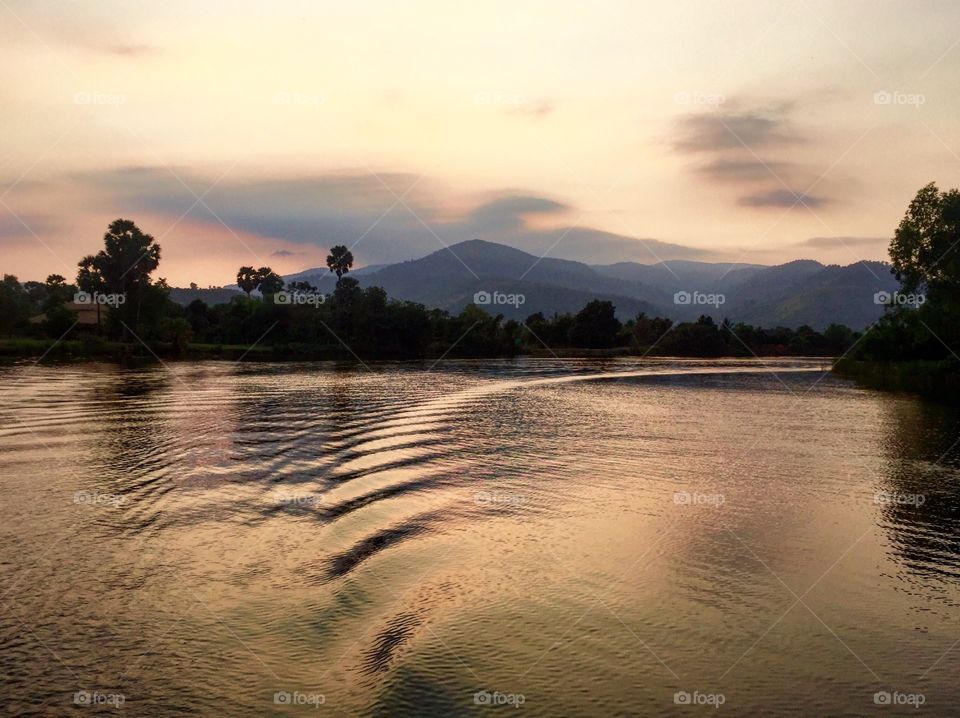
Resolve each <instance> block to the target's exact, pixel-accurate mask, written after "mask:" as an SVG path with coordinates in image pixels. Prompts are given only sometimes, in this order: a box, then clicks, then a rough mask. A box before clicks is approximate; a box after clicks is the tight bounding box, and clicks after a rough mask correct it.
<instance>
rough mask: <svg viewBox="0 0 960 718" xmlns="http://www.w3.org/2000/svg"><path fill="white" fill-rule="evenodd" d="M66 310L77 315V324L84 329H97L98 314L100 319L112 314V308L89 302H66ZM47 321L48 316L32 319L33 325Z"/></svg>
mask: <svg viewBox="0 0 960 718" xmlns="http://www.w3.org/2000/svg"><path fill="white" fill-rule="evenodd" d="M63 306H64V308H66V309H69V310H70V311H71V312H74V313H75V314H76V315H77V324H79V325H80V326H84V327H95V326H97V323H98V322H97V312H100V319H101V321H102V320H103V319H106V317H107V314H108V313H109V312H110V307H108V306H105V305H102V304H93V303H89V302H64V303H63ZM45 321H47V314H46V312H44V313H43V314H38V315H37V316H35V317H30V323H31V324H43V323H44V322H45Z"/></svg>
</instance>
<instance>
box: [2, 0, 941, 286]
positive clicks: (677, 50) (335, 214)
mask: <svg viewBox="0 0 960 718" xmlns="http://www.w3.org/2000/svg"><path fill="white" fill-rule="evenodd" d="M0 76H2V80H0V117H2V138H3V139H2V143H0V247H2V259H3V261H2V266H0V271H3V272H5V273H13V274H16V275H18V276H19V278H20V279H21V280H26V279H43V278H44V277H45V276H46V275H47V274H49V273H51V272H58V273H60V274H64V275H65V276H67V277H68V278H70V279H72V278H73V277H74V276H75V274H76V262H77V260H78V259H79V258H80V257H81V256H82V255H84V254H88V253H92V252H95V251H96V250H97V249H99V248H100V246H101V243H102V241H101V237H102V234H103V231H104V229H105V227H106V225H107V223H108V222H109V221H110V220H112V219H115V218H117V217H127V218H130V219H134V220H135V221H136V222H137V223H138V224H139V225H140V226H141V228H143V229H144V231H147V232H150V233H151V234H153V235H154V236H155V237H156V238H157V239H158V241H159V243H160V244H161V246H162V248H163V259H162V263H161V268H160V272H159V274H160V275H161V276H165V277H166V278H167V279H168V280H169V281H170V282H171V284H176V285H185V284H187V283H188V282H191V281H194V282H197V283H199V284H201V285H207V284H216V285H221V284H227V283H231V282H232V281H233V280H234V275H235V273H236V268H237V267H238V266H240V265H241V264H253V265H257V266H260V265H264V264H268V265H270V266H272V267H273V268H274V269H276V270H278V271H280V272H282V273H290V272H294V271H299V270H301V269H305V268H307V267H312V266H318V265H322V264H323V258H324V257H325V255H326V250H327V248H328V247H329V246H331V245H332V244H347V245H348V246H352V247H353V252H354V254H355V256H356V258H357V262H358V264H371V263H383V262H394V261H400V260H404V259H410V258H414V257H418V256H422V255H424V254H426V253H429V252H432V251H435V250H437V249H442V248H443V247H444V246H445V245H451V244H454V243H456V242H460V241H463V240H466V239H471V238H474V237H480V238H483V239H489V240H492V241H499V242H503V243H505V244H510V245H513V246H516V247H519V248H520V249H525V250H527V251H530V252H531V253H534V254H537V255H540V254H543V253H548V254H549V256H554V257H560V258H568V259H577V260H581V261H588V262H591V263H612V262H616V261H624V260H633V261H640V262H645V263H649V262H656V261H659V260H666V259H674V258H687V259H702V260H706V261H729V260H738V261H745V262H756V263H763V264H771V263H778V262H782V261H788V260H791V259H796V258H813V259H819V260H821V261H825V262H833V263H840V264H850V263H852V262H855V261H858V260H859V259H864V258H866V259H883V258H885V255H886V252H885V250H886V244H887V242H888V240H889V237H890V235H891V234H892V231H893V229H894V228H895V227H896V224H897V222H898V221H899V219H900V217H901V216H902V214H903V211H904V209H905V207H906V204H907V203H908V202H909V200H910V199H911V197H912V196H913V195H914V193H915V192H916V190H917V189H919V188H920V187H921V186H922V185H924V184H926V183H927V182H930V181H936V182H938V184H940V185H941V187H953V186H957V185H960V122H958V117H960V113H958V110H960V92H958V88H957V79H958V77H960V3H957V2H954V1H944V2H936V1H926V0H925V1H924V2H922V3H917V2H886V1H884V2H880V1H878V0H871V1H869V2H867V1H865V2H836V1H835V0H834V1H830V2H815V1H814V0H809V1H806V0H801V1H797V2H793V1H786V2H769V1H764V2H729V3H718V2H682V1H681V2H675V3H650V2H636V1H634V2H602V1H601V2H589V3H588V2H560V1H557V0H551V1H549V2H524V1H522V0H510V1H509V2H484V3H467V2H450V1H448V0H447V1H438V2H426V1H417V2H409V3H399V2H385V1H383V2H362V1H361V2H358V1H354V2H349V3H344V2H336V3H333V2H331V3H326V2H282V1H273V2H234V1H232V2H226V1H224V2H219V1H210V0H204V1H203V2H197V1H196V0H194V1H192V2H180V1H178V0H168V1H166V2H163V3H131V2H97V1H96V0H85V1H83V2H27V1H20V0H0Z"/></svg>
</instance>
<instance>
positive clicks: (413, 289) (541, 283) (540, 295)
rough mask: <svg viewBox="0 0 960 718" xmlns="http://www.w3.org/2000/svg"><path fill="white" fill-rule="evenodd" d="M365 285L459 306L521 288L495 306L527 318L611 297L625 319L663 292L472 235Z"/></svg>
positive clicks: (655, 310) (656, 309)
mask: <svg viewBox="0 0 960 718" xmlns="http://www.w3.org/2000/svg"><path fill="white" fill-rule="evenodd" d="M358 280H359V281H360V283H361V285H363V286H379V287H383V289H384V290H385V291H386V292H387V294H389V295H390V296H391V297H396V298H398V299H407V300H410V301H414V302H419V303H421V304H425V305H427V306H430V307H437V308H440V309H447V310H449V311H460V310H461V309H463V307H465V306H466V305H467V304H469V303H471V302H473V301H474V295H475V294H476V293H477V292H487V293H490V294H493V293H494V292H501V293H503V294H522V295H524V297H525V301H524V303H523V304H522V305H519V306H513V305H510V304H495V305H494V304H491V305H489V306H488V307H487V308H488V309H489V311H491V312H495V313H499V314H503V315H504V316H506V317H509V318H516V319H523V318H526V317H527V316H529V315H530V314H533V313H534V312H544V313H545V314H547V315H550V314H553V313H554V312H568V311H569V312H575V311H579V310H580V309H581V308H583V305H584V304H586V303H587V302H588V301H590V300H591V299H608V300H610V301H612V302H614V304H616V306H617V313H618V314H619V315H620V317H621V319H627V318H630V317H633V316H636V314H637V313H638V312H646V313H648V314H661V315H662V314H663V313H664V312H665V311H666V309H665V307H662V306H658V305H657V304H655V303H654V302H653V301H651V299H652V298H654V297H657V298H659V294H660V293H659V292H656V291H653V290H650V289H648V288H647V287H644V286H642V285H639V284H637V283H634V282H627V281H623V280H620V279H616V278H612V277H605V276H603V275H602V274H600V273H599V272H597V271H596V270H595V269H593V268H592V267H590V266H588V265H586V264H583V263H582V262H573V261H570V260H566V259H555V258H552V257H544V258H542V259H541V258H538V257H536V256H534V255H532V254H527V253H526V252H523V251H521V250H519V249H514V248H513V247H507V246H505V245H502V244H496V243H494V242H486V241H483V240H479V239H473V240H469V241H466V242H460V243H459V244H455V245H453V246H451V247H450V248H449V249H440V250H437V251H436V252H434V253H433V254H429V255H427V256H426V257H421V258H420V259H415V260H411V261H408V262H401V263H400V264H392V265H390V266H388V267H384V268H383V269H380V270H379V271H377V272H374V273H372V274H369V275H365V276H359V277H358Z"/></svg>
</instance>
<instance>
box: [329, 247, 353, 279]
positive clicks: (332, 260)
mask: <svg viewBox="0 0 960 718" xmlns="http://www.w3.org/2000/svg"><path fill="white" fill-rule="evenodd" d="M327 267H328V268H329V269H330V271H331V272H333V273H335V274H336V275H337V284H339V283H340V278H341V277H343V275H344V274H346V273H347V272H349V271H350V270H351V268H353V254H352V253H351V252H350V250H349V249H347V248H346V247H344V246H343V245H342V244H338V245H337V246H336V247H333V248H331V249H330V254H328V255H327Z"/></svg>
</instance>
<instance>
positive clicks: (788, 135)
mask: <svg viewBox="0 0 960 718" xmlns="http://www.w3.org/2000/svg"><path fill="white" fill-rule="evenodd" d="M797 110H798V107H797V104H796V102H795V101H788V102H781V103H778V104H773V105H770V104H767V105H763V106H759V105H755V104H754V105H753V106H751V103H749V102H744V101H740V102H735V101H731V102H728V103H727V104H726V105H724V106H723V107H721V108H719V109H717V110H714V111H710V112H704V113H698V114H688V115H682V116H681V117H679V118H677V119H676V121H675V123H674V127H673V139H672V146H673V149H674V151H675V152H677V153H678V154H681V155H685V156H692V157H695V158H697V159H698V160H700V162H699V163H698V164H695V165H694V166H693V167H692V170H693V172H694V173H695V174H696V175H698V176H699V177H701V178H702V179H704V180H706V181H708V182H710V184H711V186H712V187H721V188H722V187H723V186H725V185H726V186H730V187H731V188H732V189H731V192H730V199H731V201H732V202H734V203H735V204H736V205H737V206H738V207H742V208H745V209H751V210H767V209H770V208H778V207H779V208H784V209H789V208H791V207H793V206H801V207H802V206H806V207H809V208H823V207H826V206H828V205H832V204H834V203H835V202H836V199H835V198H833V197H831V196H830V194H831V189H830V188H831V187H834V188H838V187H843V186H847V185H848V184H849V183H846V185H845V184H844V183H842V182H840V181H839V180H836V179H834V180H832V181H831V180H830V179H827V180H826V181H824V177H823V173H822V171H817V169H816V168H812V167H810V166H809V153H805V154H798V151H799V150H805V149H806V148H805V145H807V144H808V142H809V140H810V135H809V134H808V132H807V130H805V129H804V128H803V127H801V126H799V125H797V124H796V123H795V122H794V121H793V120H792V115H793V114H794V113H796V112H797ZM785 185H786V186H787V187H811V188H812V187H814V186H817V187H818V191H817V193H816V194H807V193H806V192H803V191H798V190H792V189H787V188H786V187H785Z"/></svg>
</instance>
